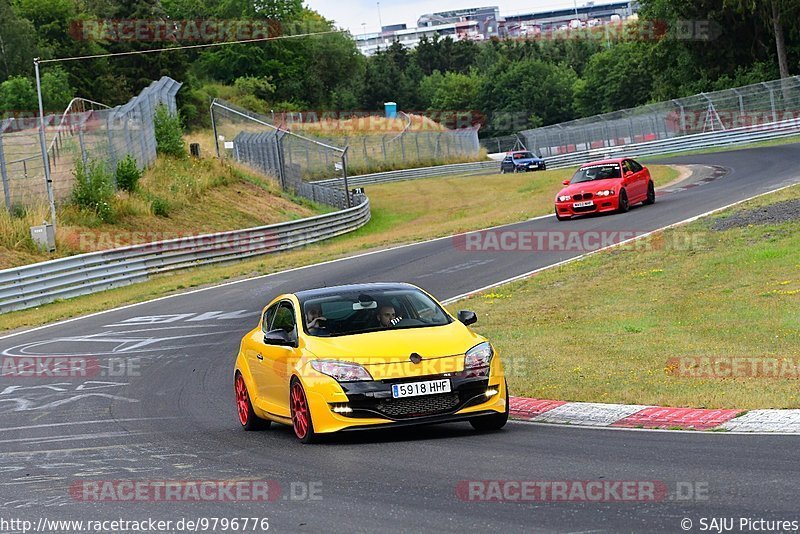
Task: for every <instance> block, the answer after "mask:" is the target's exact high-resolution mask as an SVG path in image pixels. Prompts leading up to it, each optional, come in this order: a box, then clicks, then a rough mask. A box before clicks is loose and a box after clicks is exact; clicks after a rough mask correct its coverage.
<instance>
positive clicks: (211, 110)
mask: <svg viewBox="0 0 800 534" xmlns="http://www.w3.org/2000/svg"><path fill="white" fill-rule="evenodd" d="M216 103H217V99H216V98H215V99H214V100H212V101H211V106H210V107H209V109H208V112H209V114H210V115H211V129H212V130H213V131H214V147H215V148H216V150H217V157H218V158H219V157H220V154H219V135H218V134H217V121H216V117H215V116H214V104H216Z"/></svg>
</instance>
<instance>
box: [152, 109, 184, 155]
mask: <svg viewBox="0 0 800 534" xmlns="http://www.w3.org/2000/svg"><path fill="white" fill-rule="evenodd" d="M153 125H154V127H155V133H156V150H157V151H158V153H159V154H166V155H169V156H176V157H180V158H182V157H185V156H186V143H185V142H184V140H183V128H182V127H181V118H180V115H179V114H175V115H173V114H172V113H170V112H169V110H168V109H167V107H166V106H164V105H159V106H158V107H157V108H156V113H155V116H154V117H153Z"/></svg>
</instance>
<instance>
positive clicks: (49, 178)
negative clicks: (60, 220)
mask: <svg viewBox="0 0 800 534" xmlns="http://www.w3.org/2000/svg"><path fill="white" fill-rule="evenodd" d="M33 66H34V70H35V71H36V93H37V96H38V98H39V145H40V146H41V150H42V163H43V164H44V177H45V187H46V188H47V200H48V201H49V202H50V218H51V219H52V221H50V223H51V224H52V225H53V229H55V228H56V199H55V196H54V195H53V177H52V176H51V175H50V156H49V154H48V153H47V141H46V140H45V134H44V104H43V101H42V82H41V77H40V75H39V58H38V57H37V58H34V59H33Z"/></svg>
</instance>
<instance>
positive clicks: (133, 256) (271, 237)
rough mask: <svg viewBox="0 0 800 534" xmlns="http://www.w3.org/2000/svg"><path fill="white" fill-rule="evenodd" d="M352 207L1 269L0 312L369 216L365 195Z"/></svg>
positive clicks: (338, 228)
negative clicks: (293, 219)
mask: <svg viewBox="0 0 800 534" xmlns="http://www.w3.org/2000/svg"><path fill="white" fill-rule="evenodd" d="M355 199H356V201H357V205H356V206H354V207H352V208H349V209H346V210H342V211H337V212H334V213H327V214H324V215H317V216H314V217H309V218H306V219H300V220H297V221H290V222H285V223H279V224H272V225H268V226H261V227H258V228H249V229H246V230H235V231H231V232H220V233H215V234H208V235H202V236H194V237H188V238H180V239H172V240H169V241H158V242H155V243H147V244H143V245H134V246H129V247H123V248H117V249H112V250H107V251H102V252H92V253H90V254H81V255H78V256H71V257H68V258H61V259H57V260H52V261H46V262H42V263H36V264H33V265H28V266H25V267H18V268H14V269H5V270H2V271H0V313H5V312H9V311H14V310H22V309H25V308H31V307H34V306H38V305H40V304H45V303H48V302H53V301H55V300H59V299H67V298H71V297H76V296H79V295H86V294H89V293H95V292H98V291H104V290H106V289H111V288H114V287H120V286H124V285H127V284H132V283H134V282H141V281H144V280H147V279H148V278H149V277H150V276H151V275H154V274H158V273H165V272H169V271H175V270H179V269H186V268H189V267H197V266H200V265H210V264H214V263H221V262H226V261H234V260H241V259H243V258H248V257H251V256H256V255H260V254H266V253H270V252H278V251H282V250H289V249H292V248H296V247H300V246H303V245H307V244H309V243H314V242H316V241H321V240H323V239H328V238H331V237H335V236H338V235H341V234H344V233H347V232H351V231H353V230H355V229H357V228H360V227H362V226H364V225H365V224H367V222H369V219H370V207H369V199H368V198H367V197H365V196H363V195H357V196H356V197H355Z"/></svg>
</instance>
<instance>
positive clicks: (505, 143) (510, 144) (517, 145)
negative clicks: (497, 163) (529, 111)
mask: <svg viewBox="0 0 800 534" xmlns="http://www.w3.org/2000/svg"><path fill="white" fill-rule="evenodd" d="M480 144H481V146H482V147H483V148H484V149H485V150H486V152H488V153H489V154H499V153H501V152H512V151H514V150H527V148H526V147H525V142H524V141H523V140H522V139H521V138H520V136H519V135H503V136H500V137H487V138H485V139H481V140H480Z"/></svg>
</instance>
